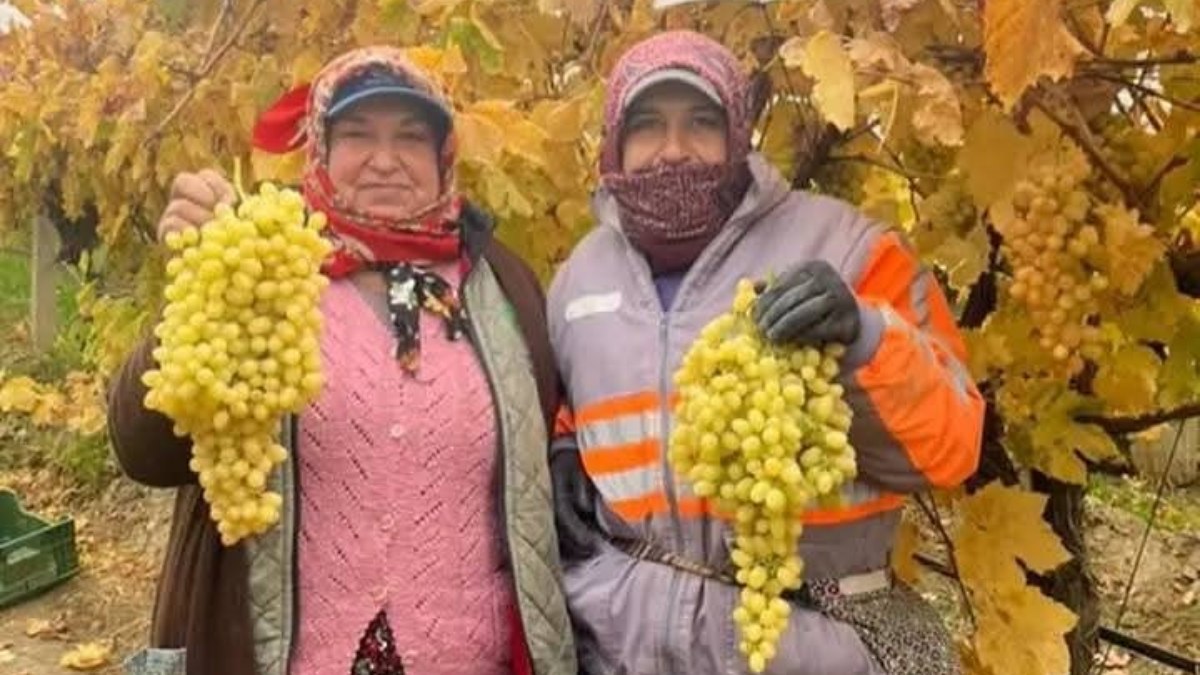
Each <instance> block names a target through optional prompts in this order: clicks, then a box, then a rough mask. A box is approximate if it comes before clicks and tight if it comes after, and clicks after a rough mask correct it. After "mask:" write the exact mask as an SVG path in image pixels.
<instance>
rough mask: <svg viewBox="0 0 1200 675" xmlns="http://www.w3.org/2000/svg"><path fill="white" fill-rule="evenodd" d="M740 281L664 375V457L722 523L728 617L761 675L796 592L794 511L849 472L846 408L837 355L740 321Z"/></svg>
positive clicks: (745, 303) (826, 500) (743, 311)
mask: <svg viewBox="0 0 1200 675" xmlns="http://www.w3.org/2000/svg"><path fill="white" fill-rule="evenodd" d="M756 297H757V294H756V293H755V290H754V286H753V284H752V283H751V282H750V281H748V280H742V281H741V282H740V283H739V284H738V288H737V296H736V297H735V299H734V302H733V308H732V311H730V312H728V313H726V314H723V315H721V316H719V317H717V318H716V319H714V320H713V321H712V322H711V323H710V324H708V325H707V326H706V327H705V328H704V330H703V331H702V332H701V333H700V336H699V338H698V339H697V340H696V342H695V343H694V344H693V345H692V347H691V348H690V349H689V350H688V353H687V354H686V355H685V356H684V359H683V364H682V366H681V367H680V369H679V371H678V372H677V373H676V375H675V383H676V386H677V387H678V391H679V395H680V401H679V408H678V411H677V416H676V426H675V429H674V431H673V432H672V435H671V442H670V460H671V462H672V465H673V467H674V469H675V471H676V472H677V473H678V474H680V475H682V476H685V477H686V478H687V480H688V481H689V482H690V483H691V486H692V491H693V492H695V493H696V494H697V495H699V496H701V497H705V498H708V499H711V500H713V503H714V504H715V506H716V510H717V512H718V513H719V514H721V515H722V516H723V517H728V518H730V519H731V520H732V526H733V528H734V533H735V535H736V538H735V540H734V547H733V550H732V551H731V552H730V558H731V560H732V562H733V564H734V567H735V568H736V570H737V572H736V576H737V581H738V583H739V584H740V585H741V586H742V591H741V598H740V602H739V604H738V607H737V608H736V609H735V610H734V613H733V620H734V623H735V624H736V625H737V626H738V628H739V629H740V633H741V641H740V649H741V652H742V654H743V655H745V657H746V659H747V663H748V664H749V666H750V670H752V671H753V672H755V673H759V672H762V671H763V670H764V669H765V668H766V665H767V663H768V662H769V661H770V660H771V659H772V658H774V656H775V650H776V644H777V642H778V640H779V636H780V635H782V633H783V631H784V630H785V628H786V627H787V623H788V617H789V615H790V611H791V608H790V605H789V604H788V602H787V601H786V600H784V599H783V598H782V597H781V596H782V594H783V593H784V591H786V590H789V589H796V588H799V587H800V584H801V578H802V576H801V575H802V573H803V564H802V561H801V560H800V557H799V554H798V544H799V539H800V533H801V516H802V514H803V513H804V511H805V510H806V509H807V507H808V506H809V504H810V503H811V502H813V501H814V500H819V501H820V502H821V503H822V504H824V505H833V504H836V503H837V502H838V495H839V489H840V487H841V486H842V484H843V483H844V482H845V481H848V480H852V479H853V478H854V477H855V476H856V475H857V472H858V469H857V465H856V462H855V456H854V449H853V448H852V447H851V445H850V442H849V437H848V433H849V430H850V422H851V417H852V414H851V409H850V406H849V405H848V404H847V403H846V402H845V400H844V397H843V395H844V391H843V388H842V386H841V385H840V384H837V383H836V381H835V380H836V378H837V376H838V369H839V365H838V359H839V358H840V357H841V356H842V354H843V352H844V348H843V347H842V346H840V345H830V346H828V347H826V348H825V349H823V350H821V349H816V348H811V347H804V348H780V347H777V346H774V345H772V344H769V343H768V342H766V340H765V339H764V338H763V337H762V336H761V334H760V333H759V332H758V329H757V327H756V326H755V324H754V320H753V319H752V317H751V310H752V308H753V305H754V301H755V298H756Z"/></svg>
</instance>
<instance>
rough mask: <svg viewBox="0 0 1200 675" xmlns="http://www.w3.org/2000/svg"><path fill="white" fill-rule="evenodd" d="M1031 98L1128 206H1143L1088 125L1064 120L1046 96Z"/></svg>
mask: <svg viewBox="0 0 1200 675" xmlns="http://www.w3.org/2000/svg"><path fill="white" fill-rule="evenodd" d="M1030 98H1031V101H1032V103H1033V105H1034V106H1036V107H1037V109H1038V110H1040V111H1042V113H1043V114H1045V115H1046V117H1049V118H1050V120H1051V121H1053V122H1054V123H1055V124H1057V125H1058V127H1059V128H1060V129H1062V130H1063V133H1065V134H1067V135H1068V136H1070V137H1071V139H1072V140H1074V141H1075V143H1076V144H1078V145H1079V147H1080V149H1082V150H1083V151H1084V153H1086V154H1087V156H1088V159H1090V160H1092V164H1094V165H1095V166H1096V168H1098V169H1099V170H1100V172H1101V173H1103V174H1104V177H1105V178H1107V179H1108V180H1109V181H1110V182H1111V183H1112V184H1113V185H1115V186H1116V187H1117V189H1118V190H1120V191H1121V195H1122V196H1123V197H1124V198H1125V203H1126V204H1127V205H1129V206H1142V204H1141V203H1140V202H1139V201H1138V199H1137V197H1138V196H1137V194H1136V193H1135V192H1134V190H1133V188H1132V186H1130V184H1129V181H1128V180H1126V179H1125V177H1124V176H1122V175H1121V174H1120V173H1119V172H1118V171H1117V170H1116V168H1114V167H1113V165H1112V163H1111V162H1109V161H1108V158H1107V157H1105V156H1104V153H1102V152H1100V149H1099V148H1098V147H1096V142H1095V139H1094V138H1093V137H1092V135H1091V133H1090V132H1089V131H1088V129H1087V125H1086V124H1083V123H1082V122H1080V123H1078V124H1076V123H1074V122H1071V121H1069V120H1066V119H1063V117H1062V115H1059V114H1058V112H1056V111H1055V110H1054V109H1053V108H1054V106H1053V105H1051V104H1050V102H1049V101H1047V100H1046V99H1045V98H1044V96H1032V97H1030ZM1068 105H1069V104H1068ZM1072 109H1073V108H1072ZM1073 110H1074V109H1073ZM1075 112H1076V115H1078V111H1077V110H1075Z"/></svg>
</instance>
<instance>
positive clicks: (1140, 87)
mask: <svg viewBox="0 0 1200 675" xmlns="http://www.w3.org/2000/svg"><path fill="white" fill-rule="evenodd" d="M1081 77H1086V78H1089V79H1093V80H1101V81H1104V82H1111V83H1113V84H1118V85H1121V86H1122V87H1126V88H1128V89H1132V90H1134V91H1136V92H1138V93H1140V94H1144V95H1146V96H1152V97H1154V98H1157V99H1161V100H1163V101H1166V102H1167V103H1170V104H1171V105H1174V106H1179V107H1180V108H1183V109H1185V110H1191V111H1192V112H1200V104H1197V103H1194V102H1192V101H1185V100H1183V99H1181V98H1176V97H1174V96H1171V95H1170V94H1168V93H1166V92H1162V91H1158V90H1157V89H1154V88H1153V87H1147V86H1146V85H1144V84H1141V83H1138V82H1130V81H1129V80H1126V79H1125V78H1122V77H1115V76H1113V75H1108V74H1105V73H1084V74H1083V75H1082V76H1081Z"/></svg>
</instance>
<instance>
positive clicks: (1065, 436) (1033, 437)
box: [1029, 390, 1120, 485]
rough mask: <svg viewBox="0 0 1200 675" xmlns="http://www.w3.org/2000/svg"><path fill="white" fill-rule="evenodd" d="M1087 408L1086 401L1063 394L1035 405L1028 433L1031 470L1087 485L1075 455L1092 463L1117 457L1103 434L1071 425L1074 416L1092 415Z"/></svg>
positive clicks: (1093, 428)
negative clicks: (1033, 420) (1082, 456)
mask: <svg viewBox="0 0 1200 675" xmlns="http://www.w3.org/2000/svg"><path fill="white" fill-rule="evenodd" d="M1091 405H1092V404H1091V402H1090V401H1089V400H1088V399H1086V398H1084V397H1083V396H1081V395H1079V394H1076V393H1074V392H1071V391H1066V390H1063V391H1059V392H1058V393H1057V394H1056V395H1054V396H1053V397H1052V398H1050V399H1049V400H1047V401H1044V402H1041V403H1040V404H1035V407H1034V410H1035V411H1036V417H1035V420H1036V423H1035V424H1034V425H1033V427H1032V428H1031V429H1030V430H1029V436H1030V444H1031V457H1030V463H1031V464H1032V465H1033V466H1034V467H1035V468H1037V469H1039V470H1041V471H1042V472H1044V473H1046V474H1047V475H1049V476H1051V477H1053V478H1057V479H1058V480H1061V481H1064V482H1067V483H1073V484H1075V485H1082V484H1083V483H1085V482H1086V481H1087V466H1086V465H1085V464H1084V463H1083V460H1082V459H1080V458H1079V454H1082V455H1084V456H1085V457H1088V458H1089V459H1091V460H1093V461H1101V460H1106V459H1112V458H1115V457H1118V456H1119V455H1120V451H1119V450H1118V449H1117V445H1116V443H1115V442H1113V440H1112V438H1111V437H1110V436H1109V435H1108V434H1107V433H1105V432H1104V430H1102V429H1100V427H1097V426H1095V425H1093V424H1082V423H1080V422H1077V421H1075V415H1076V414H1079V413H1082V412H1092V410H1091ZM1077 453H1078V454H1077Z"/></svg>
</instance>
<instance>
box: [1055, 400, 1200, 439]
mask: <svg viewBox="0 0 1200 675" xmlns="http://www.w3.org/2000/svg"><path fill="white" fill-rule="evenodd" d="M1192 417H1200V402H1195V403H1188V404H1187V405H1182V406H1179V407H1178V408H1171V409H1170V410H1159V411H1157V412H1152V413H1147V414H1145V415H1131V416H1121V417H1107V416H1104V415H1077V416H1076V417H1075V421H1077V422H1083V423H1084V424H1095V425H1096V426H1098V427H1100V428H1101V429H1103V430H1105V431H1107V432H1108V433H1110V434H1133V433H1137V432H1139V431H1145V430H1146V429H1149V428H1151V427H1155V426H1158V425H1159V424H1162V423H1164V422H1171V421H1175V420H1185V419H1189V418H1192Z"/></svg>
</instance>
